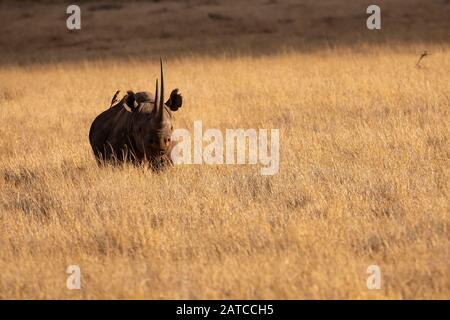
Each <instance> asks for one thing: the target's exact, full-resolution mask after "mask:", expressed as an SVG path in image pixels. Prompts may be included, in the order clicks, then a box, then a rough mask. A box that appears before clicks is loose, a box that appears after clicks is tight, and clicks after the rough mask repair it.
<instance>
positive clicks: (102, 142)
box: [89, 104, 131, 154]
mask: <svg viewBox="0 0 450 320" xmlns="http://www.w3.org/2000/svg"><path fill="white" fill-rule="evenodd" d="M130 116H131V114H130V113H129V112H127V111H126V110H125V109H124V108H123V106H122V104H118V105H116V106H114V107H112V108H109V109H108V110H105V111H104V112H102V113H101V114H100V115H98V116H97V118H95V120H94V121H93V122H92V125H91V128H90V130H89V141H90V143H91V146H92V149H93V151H94V153H95V154H98V152H104V151H105V149H111V147H112V149H113V150H112V151H114V153H116V154H118V153H119V151H120V149H121V148H122V147H123V145H124V143H125V141H124V136H125V133H126V129H127V122H128V119H129V117H130Z"/></svg>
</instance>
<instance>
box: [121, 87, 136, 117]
mask: <svg viewBox="0 0 450 320" xmlns="http://www.w3.org/2000/svg"><path fill="white" fill-rule="evenodd" d="M123 100H124V102H123V107H124V108H125V110H127V111H128V112H134V111H135V110H136V109H137V107H138V103H137V102H136V99H135V97H134V92H133V91H127V95H126V96H125V97H123Z"/></svg>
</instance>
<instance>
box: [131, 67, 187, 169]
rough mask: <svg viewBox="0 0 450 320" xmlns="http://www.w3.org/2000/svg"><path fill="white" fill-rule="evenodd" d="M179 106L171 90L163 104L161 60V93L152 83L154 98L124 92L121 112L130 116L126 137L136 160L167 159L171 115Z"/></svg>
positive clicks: (150, 95) (170, 134)
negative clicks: (131, 145) (133, 150)
mask: <svg viewBox="0 0 450 320" xmlns="http://www.w3.org/2000/svg"><path fill="white" fill-rule="evenodd" d="M181 105H182V97H181V95H180V94H179V93H178V89H175V90H173V91H172V93H171V94H170V97H169V99H168V100H167V101H166V102H165V103H164V71H163V63H162V60H161V93H160V96H159V92H158V79H156V90H155V96H154V97H153V96H152V94H151V93H149V92H138V93H133V92H132V91H128V92H127V95H126V96H125V97H124V98H123V106H124V108H125V109H126V110H127V111H128V112H131V113H132V116H131V121H130V122H129V126H128V136H129V137H130V139H131V140H133V142H134V143H133V144H134V148H135V149H136V150H135V153H136V154H137V157H138V158H146V159H148V160H150V161H151V162H158V161H159V160H160V159H161V157H164V156H166V157H169V156H170V151H171V148H172V141H171V136H172V131H173V120H174V119H173V112H175V111H177V110H178V109H179V108H180V107H181Z"/></svg>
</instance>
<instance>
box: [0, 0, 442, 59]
mask: <svg viewBox="0 0 450 320" xmlns="http://www.w3.org/2000/svg"><path fill="white" fill-rule="evenodd" d="M70 4H72V2H71V1H51V0H47V1H9V0H6V1H5V0H4V1H0V21H1V22H2V23H1V24H0V34H1V37H0V64H11V63H13V64H27V63H33V62H46V61H48V62H55V61H61V60H84V59H86V58H87V59H96V58H125V57H128V58H134V57H141V58H153V57H159V56H165V57H167V56H186V55H223V54H225V55H234V54H251V55H266V54H272V53H276V52H280V51H283V50H292V49H293V50H301V51H312V50H317V49H320V48H324V47H336V46H337V47H346V46H354V45H355V44H365V43H370V44H371V45H372V46H373V45H374V44H380V45H385V44H390V45H393V44H403V43H408V44H409V45H411V44H417V45H418V50H422V49H423V50H425V49H426V45H427V43H430V42H432V43H442V42H448V41H450V0H379V1H376V3H374V1H372V0H357V1H344V0H321V1H315V0H295V1H294V0H248V1H239V0H227V1H220V0H188V1H178V0H153V1H113V0H110V1H78V2H76V4H77V5H79V6H80V8H81V30H74V31H70V30H68V29H67V27H66V19H67V17H68V16H69V15H68V14H67V13H66V9H67V7H68V6H69V5H70ZM371 4H377V5H378V6H380V7H381V21H382V22H381V25H382V28H381V30H374V31H371V30H368V29H367V28H366V19H367V17H368V16H369V15H368V14H367V13H366V9H367V7H368V6H369V5H371Z"/></svg>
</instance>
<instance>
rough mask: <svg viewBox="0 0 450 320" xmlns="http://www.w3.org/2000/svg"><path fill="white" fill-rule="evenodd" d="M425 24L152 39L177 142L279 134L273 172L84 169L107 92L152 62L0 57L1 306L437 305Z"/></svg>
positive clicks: (446, 78) (446, 63) (439, 208)
mask: <svg viewBox="0 0 450 320" xmlns="http://www.w3.org/2000/svg"><path fill="white" fill-rule="evenodd" d="M305 3H307V4H308V3H309V2H307V1H305ZM388 4H392V2H389V3H388ZM145 5H147V6H150V7H151V6H153V5H155V6H164V5H166V4H165V3H164V2H162V3H160V2H158V3H156V4H152V3H150V4H145ZM171 5H172V3H171V2H170V3H169V4H167V7H168V8H169V9H170V8H171ZM133 6H138V4H133ZM361 7H364V6H363V5H362V6H361ZM445 7H446V8H448V7H449V6H448V5H445ZM152 8H153V7H152ZM19 9H20V8H19ZM19 9H18V8H15V7H13V6H12V7H11V9H10V10H12V11H11V12H13V13H14V12H16V11H17V12H19V11H20V10H19ZM125 9H126V8H125ZM125 9H123V10H125ZM169 9H168V10H169ZM14 10H16V11H14ZM36 10H38V9H36ZM55 10H56V9H55ZM321 10H323V8H322V9H321ZM49 12H50V13H49V14H51V10H50V11H49ZM262 12H265V11H262ZM336 12H338V13H339V12H340V11H336ZM447 12H448V11H447ZM94 13H95V12H94ZM315 14H316V15H318V14H319V13H318V12H317V11H315ZM360 14H361V15H364V11H362V12H360ZM61 15H62V16H63V17H64V9H63V11H62V13H61ZM388 22H389V21H388V20H387V25H388V26H389V23H388ZM219 23H226V20H225V21H222V20H221V21H219ZM362 23H363V27H364V23H365V22H364V20H363V22H362ZM433 28H435V29H436V30H438V31H436V32H434V33H431V36H433V35H435V36H436V39H437V40H436V41H434V42H432V41H429V42H427V41H426V40H427V39H425V38H426V35H424V34H423V33H421V34H416V36H417V37H420V36H422V37H423V38H420V39H419V40H421V41H414V42H410V43H408V41H403V42H402V41H396V42H393V43H388V42H383V43H376V44H370V42H369V43H367V42H366V43H362V42H359V41H358V42H355V43H354V44H352V45H345V46H344V45H343V46H338V45H336V46H335V45H323V46H314V48H312V47H308V48H309V49H308V50H307V49H306V47H307V44H308V43H310V42H308V41H307V39H306V40H305V39H304V38H303V37H302V38H301V39H300V40H298V42H294V43H293V44H292V46H291V47H289V45H288V44H285V45H284V47H283V49H282V50H268V52H266V53H265V54H257V52H255V53H254V54H252V53H251V52H249V47H248V45H243V47H242V48H243V49H242V52H239V50H236V51H234V52H225V51H224V53H223V54H218V53H217V52H215V51H211V54H208V51H206V52H202V53H198V52H195V51H194V50H191V51H189V54H185V55H183V54H180V53H178V54H174V52H173V51H170V50H169V49H168V48H171V46H173V44H172V43H171V42H170V41H172V40H171V39H168V40H167V42H164V40H162V41H161V42H159V44H158V46H157V51H156V52H157V53H156V54H162V55H163V57H167V58H166V60H165V70H166V74H165V76H166V84H167V87H168V88H170V89H172V88H175V87H178V88H180V90H181V92H182V94H183V96H184V98H185V100H184V105H183V107H182V108H181V109H180V110H179V111H178V112H177V113H176V121H175V128H187V129H190V130H191V129H192V126H193V122H194V121H195V120H202V121H203V126H204V127H205V128H219V129H221V130H223V131H224V130H225V129H226V128H267V129H271V128H278V129H279V130H280V170H279V173H278V174H276V175H273V176H262V175H260V173H259V167H258V166H253V165H217V166H208V165H177V166H174V167H173V168H170V169H168V170H166V171H164V172H162V173H159V174H155V173H153V172H152V171H150V170H147V169H145V168H135V167H131V166H128V165H127V166H124V167H106V168H100V167H98V166H97V165H96V163H95V161H94V157H93V154H92V151H91V148H90V145H89V141H88V131H89V127H90V124H91V122H92V120H93V119H94V118H95V116H96V115H97V114H99V113H100V112H101V111H103V110H104V109H106V108H107V107H108V106H109V102H110V100H111V97H112V95H113V94H114V92H115V91H116V90H117V89H120V90H122V92H125V91H126V90H127V89H133V90H135V91H140V90H151V91H153V83H154V79H155V78H156V77H157V76H158V74H159V69H158V68H159V66H158V60H157V59H156V57H155V56H152V55H150V54H149V55H147V54H146V52H145V51H142V52H141V51H140V52H139V55H137V56H129V55H128V53H127V52H126V51H124V52H122V53H117V55H113V56H102V55H101V54H99V56H96V57H94V56H90V55H87V56H82V57H78V58H73V57H71V56H70V55H69V54H67V55H66V54H65V53H64V52H59V53H56V54H55V57H53V58H52V59H54V61H48V60H46V59H47V58H46V57H44V55H43V52H45V50H41V51H39V49H36V50H37V52H35V54H32V53H29V52H28V51H27V52H28V53H27V52H25V51H20V49H17V50H18V52H17V59H16V60H14V54H13V55H11V52H9V53H8V52H6V51H4V52H1V53H2V54H1V55H0V56H1V59H0V61H2V63H1V65H0V110H1V112H0V298H1V299H8V298H19V299H24V298H31V299H54V298H63V299H73V298H74V299H77V298H84V299H124V298H136V299H156V298H162V299H207V298H210V299H218V298H220V299H250V298H252V299H327V298H329V299H351V298H356V299H383V298H388V299H423V298H425V299H431V298H438V299H449V298H450V276H449V275H450V267H449V260H450V259H449V258H450V238H449V234H450V233H449V231H450V226H449V222H450V217H449V200H448V199H449V191H448V190H449V181H450V171H449V168H450V167H449V158H450V148H449V133H450V132H449V131H450V129H449V120H450V115H449V110H450V108H449V107H450V91H449V85H448V84H449V83H450V45H449V44H448V43H446V42H445V41H442V38H441V36H442V34H443V32H442V29H439V28H438V27H436V26H434V27H433ZM435 29H433V30H435ZM225 30H228V29H226V28H225ZM252 30H253V29H252ZM366 31H367V30H366ZM425 31H426V30H425ZM425 31H424V32H425ZM447 31H448V29H447ZM81 32H85V31H83V30H82V31H81ZM258 34H259V33H258ZM263 34H264V35H267V33H263ZM209 36H210V37H212V38H211V39H213V38H214V39H216V38H215V37H216V36H217V35H216V34H213V35H209ZM278 36H279V35H277V34H274V35H273V37H274V38H273V39H274V41H281V40H280V39H278V38H277V37H278ZM431 36H430V37H431ZM243 37H256V36H255V35H254V34H253V33H250V35H249V34H248V33H247V34H246V35H243ZM261 37H262V36H261ZM255 39H256V38H255ZM258 39H259V40H258V41H261V44H264V41H265V40H264V39H263V38H258ZM261 39H263V40H261ZM270 39H271V38H270V37H269V42H270ZM277 39H278V40H277ZM428 40H430V39H428ZM11 41H12V40H11ZM195 41H197V40H192V41H191V42H189V41H188V43H191V44H192V47H195V45H194V44H195ZM215 41H217V40H215ZM234 41H235V42H238V40H234ZM255 41H256V40H255ZM383 41H387V40H386V39H384V40H383ZM255 43H256V42H255ZM49 46H50V48H52V47H51V44H49ZM302 46H303V48H304V50H301V49H300V47H302ZM4 48H5V47H4ZM9 48H10V49H11V50H12V48H19V46H17V47H16V45H15V44H14V43H11V45H10V47H9ZM116 48H118V46H117V47H116ZM66 49H67V48H65V49H64V50H66ZM238 49H239V48H238ZM424 49H426V50H428V51H429V52H430V53H431V55H430V56H429V57H426V58H425V59H424V60H423V61H422V63H421V67H420V68H416V67H415V64H416V61H417V59H418V56H419V54H420V53H421V52H422V51H423V50H424ZM74 50H80V54H81V51H82V50H83V49H74ZM165 50H167V51H165ZM55 51H57V50H53V51H52V52H55ZM269 51H270V52H269ZM166 52H167V54H165V53H166ZM122 54H123V55H122ZM39 59H41V60H39ZM69 265H78V266H80V269H81V289H80V290H68V289H67V288H66V279H67V276H68V275H67V274H66V268H67V266H69ZM369 265H378V266H379V267H380V269H381V274H382V285H381V289H380V290H369V289H368V288H367V286H366V280H367V277H368V274H367V273H366V270H367V267H368V266H369Z"/></svg>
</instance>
